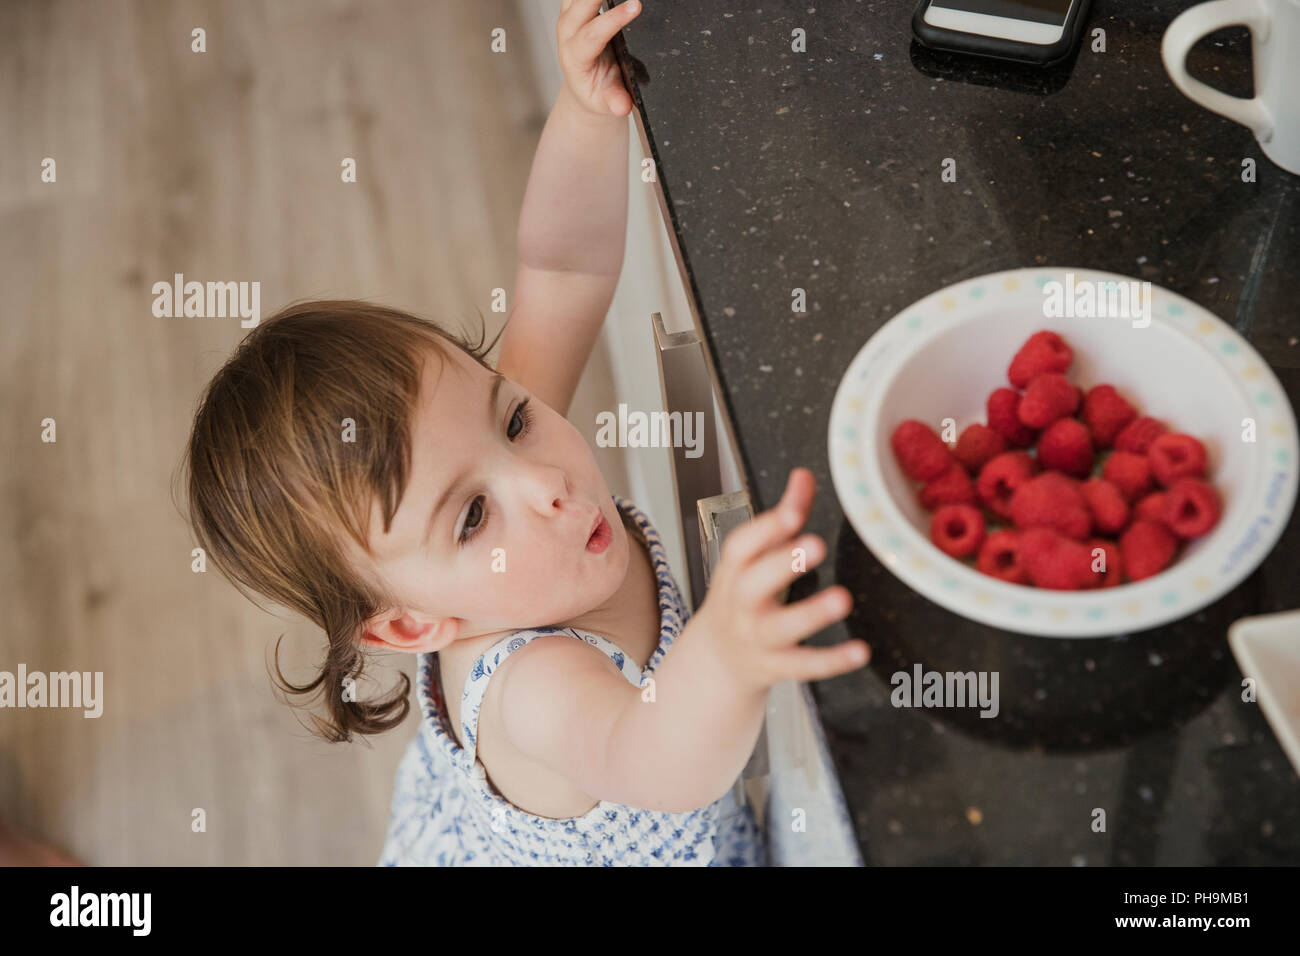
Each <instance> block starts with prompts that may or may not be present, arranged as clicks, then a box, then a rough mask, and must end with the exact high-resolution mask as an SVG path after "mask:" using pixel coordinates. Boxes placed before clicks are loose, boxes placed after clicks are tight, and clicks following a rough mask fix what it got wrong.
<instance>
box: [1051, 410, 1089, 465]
mask: <svg viewBox="0 0 1300 956" xmlns="http://www.w3.org/2000/svg"><path fill="white" fill-rule="evenodd" d="M1038 463H1039V464H1040V465H1042V466H1043V467H1044V468H1050V469H1055V470H1057V471H1063V472H1065V473H1066V474H1067V475H1069V476H1070V477H1072V478H1087V477H1088V476H1089V475H1090V474H1092V436H1091V435H1089V434H1088V429H1086V428H1084V427H1083V423H1082V422H1080V421H1079V420H1078V419H1076V418H1058V419H1057V420H1056V421H1054V422H1052V424H1050V425H1048V426H1047V430H1046V431H1044V432H1043V433H1042V434H1041V435H1039V436H1038Z"/></svg>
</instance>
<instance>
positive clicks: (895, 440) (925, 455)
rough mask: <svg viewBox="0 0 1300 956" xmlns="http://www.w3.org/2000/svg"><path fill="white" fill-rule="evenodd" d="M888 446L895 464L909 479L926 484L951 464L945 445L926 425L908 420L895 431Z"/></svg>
mask: <svg viewBox="0 0 1300 956" xmlns="http://www.w3.org/2000/svg"><path fill="white" fill-rule="evenodd" d="M889 441H890V444H891V445H893V447H894V455H895V456H896V457H897V458H898V464H899V465H900V466H901V467H902V469H903V471H904V472H905V473H906V474H907V476H908V477H909V478H915V479H916V480H917V481H929V480H930V479H931V478H938V477H939V476H940V475H942V474H943V473H944V472H945V471H947V470H948V466H949V465H951V464H952V453H951V452H949V451H948V446H947V445H945V444H944V443H943V440H942V439H941V438H940V437H939V436H938V435H936V434H935V433H934V429H933V428H931V427H930V426H929V425H927V424H925V422H918V421H917V420H916V419H915V418H909V419H908V420H907V421H905V422H903V423H902V424H901V425H899V426H898V427H897V428H895V429H894V434H893V437H891V438H890V440H889Z"/></svg>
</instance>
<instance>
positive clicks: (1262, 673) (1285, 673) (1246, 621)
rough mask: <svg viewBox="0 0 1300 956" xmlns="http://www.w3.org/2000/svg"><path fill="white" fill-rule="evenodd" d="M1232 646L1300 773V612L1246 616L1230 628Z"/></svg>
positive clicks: (1273, 726)
mask: <svg viewBox="0 0 1300 956" xmlns="http://www.w3.org/2000/svg"><path fill="white" fill-rule="evenodd" d="M1228 645H1229V646H1230V647H1231V648H1232V654H1233V656H1234V657H1236V658H1237V664H1238V665H1239V666H1240V667H1241V674H1242V676H1243V677H1250V678H1253V679H1254V681H1255V699H1256V700H1257V701H1258V702H1259V706H1260V709H1261V710H1263V711H1264V716H1265V717H1266V718H1267V719H1268V723H1269V726H1270V727H1272V728H1273V733H1274V734H1276V735H1277V739H1278V743H1280V744H1281V745H1282V749H1283V750H1284V751H1286V755H1287V759H1289V760H1290V761H1291V766H1293V767H1295V770H1296V773H1300V611H1283V612H1282V613H1280V614H1263V615H1260V616H1259V617H1243V618H1242V619H1241V620H1240V621H1237V622H1235V623H1234V624H1233V625H1232V627H1230V628H1228Z"/></svg>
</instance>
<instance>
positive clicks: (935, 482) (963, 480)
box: [921, 461, 979, 511]
mask: <svg viewBox="0 0 1300 956" xmlns="http://www.w3.org/2000/svg"><path fill="white" fill-rule="evenodd" d="M978 503H979V500H978V499H977V498H976V497H975V483H974V482H973V481H971V480H970V475H968V474H966V469H965V468H963V467H962V466H961V465H959V464H957V463H956V462H955V461H954V462H953V463H952V464H951V465H949V466H948V470H947V471H945V472H944V473H943V474H942V475H940V476H939V477H938V478H934V479H932V480H931V481H929V482H927V483H926V485H925V487H924V488H922V489H921V507H922V508H924V509H925V510H926V511H933V510H934V509H935V508H938V507H941V506H942V505H974V504H978Z"/></svg>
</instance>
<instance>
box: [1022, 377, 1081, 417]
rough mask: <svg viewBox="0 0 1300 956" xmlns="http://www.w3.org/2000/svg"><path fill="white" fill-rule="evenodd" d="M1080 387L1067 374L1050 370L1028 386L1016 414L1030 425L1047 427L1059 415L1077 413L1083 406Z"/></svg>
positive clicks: (1064, 415)
mask: <svg viewBox="0 0 1300 956" xmlns="http://www.w3.org/2000/svg"><path fill="white" fill-rule="evenodd" d="M1079 398H1080V395H1079V390H1078V389H1077V388H1076V387H1075V386H1074V385H1073V384H1071V383H1070V380H1069V379H1067V378H1066V377H1065V376H1064V375H1061V374H1060V373H1058V372H1047V373H1045V374H1043V375H1038V376H1035V377H1034V378H1033V379H1032V380H1031V381H1030V383H1029V385H1028V386H1026V387H1025V394H1024V396H1023V397H1022V398H1021V399H1020V408H1019V409H1017V410H1016V414H1017V415H1019V416H1020V422H1021V424H1023V425H1028V426H1029V427H1030V428H1046V427H1047V426H1048V425H1050V424H1052V422H1054V421H1056V420H1057V419H1058V418H1065V417H1067V416H1069V415H1073V414H1074V412H1075V409H1077V408H1078V407H1079Z"/></svg>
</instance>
